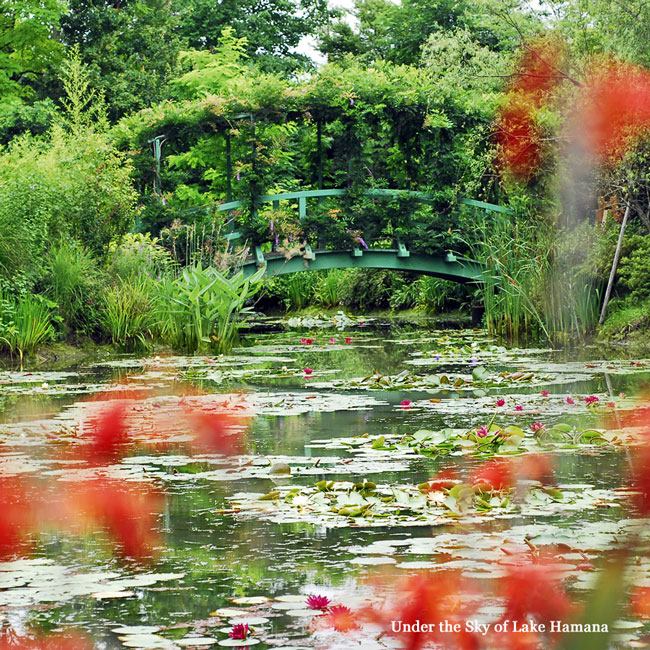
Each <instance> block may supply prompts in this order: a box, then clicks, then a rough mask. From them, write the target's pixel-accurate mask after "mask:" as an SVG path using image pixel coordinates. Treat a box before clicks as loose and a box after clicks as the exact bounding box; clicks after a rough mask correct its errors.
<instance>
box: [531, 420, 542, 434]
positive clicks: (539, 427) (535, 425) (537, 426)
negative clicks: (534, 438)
mask: <svg viewBox="0 0 650 650" xmlns="http://www.w3.org/2000/svg"><path fill="white" fill-rule="evenodd" d="M543 428H544V425H543V424H542V423H541V422H533V423H532V424H531V425H530V430H531V431H532V432H533V433H537V432H538V431H541V430H542V429H543Z"/></svg>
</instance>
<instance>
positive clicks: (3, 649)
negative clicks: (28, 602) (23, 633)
mask: <svg viewBox="0 0 650 650" xmlns="http://www.w3.org/2000/svg"><path fill="white" fill-rule="evenodd" d="M93 648H94V646H93V644H92V643H90V641H88V640H87V639H85V638H84V637H82V636H79V635H77V634H74V635H72V634H65V635H62V634H56V635H53V636H50V637H45V638H39V639H26V638H21V637H15V636H13V635H11V638H8V637H0V650H93Z"/></svg>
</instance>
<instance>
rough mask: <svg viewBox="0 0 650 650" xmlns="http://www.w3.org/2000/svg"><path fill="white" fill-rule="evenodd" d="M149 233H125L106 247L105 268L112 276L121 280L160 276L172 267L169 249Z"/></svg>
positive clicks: (157, 277)
mask: <svg viewBox="0 0 650 650" xmlns="http://www.w3.org/2000/svg"><path fill="white" fill-rule="evenodd" d="M158 241H159V240H158V239H157V238H156V237H152V236H151V235H150V234H149V233H144V234H139V233H138V234H132V233H129V234H127V235H125V236H124V237H123V238H122V240H121V241H120V243H119V244H118V243H116V242H112V243H111V245H110V246H109V249H108V259H107V268H108V271H109V273H110V274H111V275H112V276H115V277H119V278H121V279H123V280H129V279H131V278H136V277H140V276H142V277H147V278H156V279H159V278H161V277H162V276H163V275H164V274H165V273H167V272H168V271H169V270H170V269H171V268H172V265H173V264H172V258H171V255H170V253H169V251H168V250H167V249H165V248H163V247H162V246H161V245H160V244H159V243H158Z"/></svg>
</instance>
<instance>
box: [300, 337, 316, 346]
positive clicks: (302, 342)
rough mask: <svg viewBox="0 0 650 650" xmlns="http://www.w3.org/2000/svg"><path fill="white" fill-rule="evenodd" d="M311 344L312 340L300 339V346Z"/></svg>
mask: <svg viewBox="0 0 650 650" xmlns="http://www.w3.org/2000/svg"><path fill="white" fill-rule="evenodd" d="M313 342H314V339H305V338H302V339H300V343H301V344H302V345H311V344H312V343H313Z"/></svg>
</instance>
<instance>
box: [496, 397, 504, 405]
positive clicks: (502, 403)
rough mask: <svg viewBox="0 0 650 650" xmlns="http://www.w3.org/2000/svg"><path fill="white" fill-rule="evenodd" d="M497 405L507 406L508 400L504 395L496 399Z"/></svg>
mask: <svg viewBox="0 0 650 650" xmlns="http://www.w3.org/2000/svg"><path fill="white" fill-rule="evenodd" d="M496 405H497V406H505V405H506V401H505V400H504V399H503V397H499V399H498V400H497V401H496Z"/></svg>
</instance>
